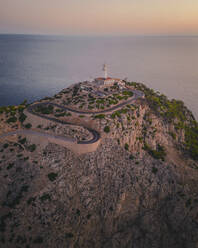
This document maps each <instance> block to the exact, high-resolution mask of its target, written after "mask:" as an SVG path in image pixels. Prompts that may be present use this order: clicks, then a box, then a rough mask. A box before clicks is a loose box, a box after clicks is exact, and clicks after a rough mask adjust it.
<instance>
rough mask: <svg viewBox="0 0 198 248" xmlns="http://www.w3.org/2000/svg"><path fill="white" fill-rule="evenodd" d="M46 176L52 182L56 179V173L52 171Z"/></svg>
mask: <svg viewBox="0 0 198 248" xmlns="http://www.w3.org/2000/svg"><path fill="white" fill-rule="evenodd" d="M47 176H48V178H49V180H50V181H52V182H53V181H55V180H56V178H57V176H58V174H57V173H53V172H52V173H49V174H48V175H47Z"/></svg>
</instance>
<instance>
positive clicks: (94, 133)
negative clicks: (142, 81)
mask: <svg viewBox="0 0 198 248" xmlns="http://www.w3.org/2000/svg"><path fill="white" fill-rule="evenodd" d="M132 92H133V94H134V95H133V97H132V98H130V99H129V100H127V101H125V102H123V103H120V104H118V105H116V106H113V107H111V108H109V109H105V110H99V111H93V112H89V111H81V110H74V109H72V108H70V107H65V106H61V105H59V104H56V103H52V102H44V103H37V104H34V105H31V106H28V107H27V111H28V112H29V113H31V114H33V115H36V116H39V117H41V118H44V119H47V120H50V121H53V122H55V123H60V124H63V125H74V124H73V123H70V122H66V121H63V120H59V119H56V118H53V117H49V116H45V115H42V114H39V113H37V112H35V111H34V110H35V108H36V107H38V106H43V105H49V104H50V105H53V106H55V107H58V108H60V109H63V110H67V111H71V112H73V113H78V114H89V115H90V114H102V113H108V112H112V111H114V110H116V109H119V108H121V107H122V106H124V105H127V104H129V103H132V102H133V101H135V100H136V99H138V98H143V97H144V93H143V92H141V91H138V90H132ZM75 126H81V127H83V128H85V129H87V130H88V131H89V132H90V133H91V134H92V136H93V137H92V139H91V140H86V141H84V140H82V141H77V143H78V144H93V143H95V142H97V141H98V140H99V139H100V134H99V132H97V131H96V130H94V129H92V128H88V127H86V126H85V125H83V124H82V125H76V124H75ZM14 134H31V135H38V136H41V137H48V138H55V139H59V140H63V141H70V142H76V140H75V139H73V138H70V137H64V136H58V135H54V134H48V133H41V132H37V131H33V130H16V131H13V132H8V133H5V134H2V135H0V138H3V137H7V136H11V135H14Z"/></svg>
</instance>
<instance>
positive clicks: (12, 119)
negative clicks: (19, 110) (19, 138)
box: [7, 116, 17, 123]
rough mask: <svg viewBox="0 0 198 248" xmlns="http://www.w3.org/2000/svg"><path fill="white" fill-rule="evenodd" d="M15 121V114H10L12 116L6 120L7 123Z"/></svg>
mask: <svg viewBox="0 0 198 248" xmlns="http://www.w3.org/2000/svg"><path fill="white" fill-rule="evenodd" d="M16 121H17V118H16V116H12V117H10V118H9V119H8V120H7V123H14V122H16Z"/></svg>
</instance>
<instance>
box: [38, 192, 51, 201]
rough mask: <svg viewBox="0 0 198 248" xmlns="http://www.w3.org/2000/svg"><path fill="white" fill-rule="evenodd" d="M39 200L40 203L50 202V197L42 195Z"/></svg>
mask: <svg viewBox="0 0 198 248" xmlns="http://www.w3.org/2000/svg"><path fill="white" fill-rule="evenodd" d="M40 200H41V201H42V202H44V201H46V200H49V201H50V200H51V197H50V195H49V194H43V195H42V196H41V197H40Z"/></svg>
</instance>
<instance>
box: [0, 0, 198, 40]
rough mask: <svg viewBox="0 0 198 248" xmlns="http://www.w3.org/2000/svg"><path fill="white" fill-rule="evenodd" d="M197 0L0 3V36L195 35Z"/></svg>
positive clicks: (21, 0)
mask: <svg viewBox="0 0 198 248" xmlns="http://www.w3.org/2000/svg"><path fill="white" fill-rule="evenodd" d="M197 13H198V1H197V0H174V1H172V0H166V1H164V0H108V1H105V0H100V1H99V0H83V1H82V0H81V1H80V0H57V1H54V0H42V1H40V0H34V1H33V0H29V1H27V0H15V1H13V0H6V1H4V0H0V33H41V34H42V33H44V34H65V35H67V34H71V35H73V34H80V35H81V34H88V35H89V34H93V35H95V34H99V35H100V34H101V35H102V34H117V35H119V34H127V35H136V34H143V35H144V34H145V35H147V34H165V35H166V34H170V35H171V34H187V35H188V34H195V35H196V34H198V14H197Z"/></svg>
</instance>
